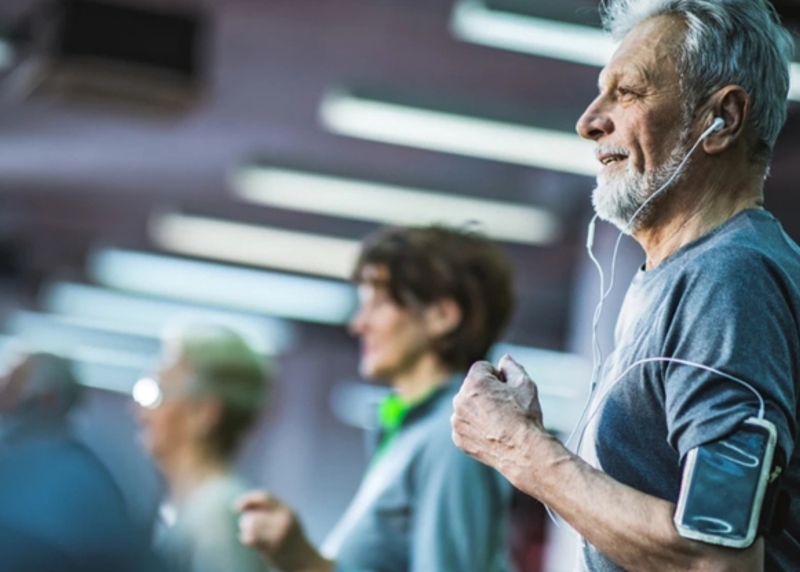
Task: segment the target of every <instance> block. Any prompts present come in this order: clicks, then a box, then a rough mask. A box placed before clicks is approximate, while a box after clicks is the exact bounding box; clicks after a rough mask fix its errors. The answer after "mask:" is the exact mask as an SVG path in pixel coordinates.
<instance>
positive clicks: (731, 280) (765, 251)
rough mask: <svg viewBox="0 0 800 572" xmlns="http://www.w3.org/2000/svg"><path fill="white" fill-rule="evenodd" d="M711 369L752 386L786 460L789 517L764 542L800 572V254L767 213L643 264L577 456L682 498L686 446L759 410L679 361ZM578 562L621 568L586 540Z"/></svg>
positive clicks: (785, 567)
mask: <svg viewBox="0 0 800 572" xmlns="http://www.w3.org/2000/svg"><path fill="white" fill-rule="evenodd" d="M663 356H666V357H673V358H678V359H682V360H687V361H692V362H696V363H699V364H704V365H706V366H710V367H713V368H716V369H718V370H720V371H723V372H725V373H728V374H731V375H733V376H736V377H738V378H740V379H743V380H745V381H747V382H749V383H750V384H752V385H753V386H754V387H755V388H756V389H757V390H758V391H759V392H760V393H761V395H762V397H763V398H764V401H765V402H766V417H767V419H769V420H770V421H772V422H773V423H774V424H775V425H776V427H777V431H778V446H779V448H780V449H781V450H782V451H783V453H784V454H785V458H787V459H790V462H789V466H788V469H787V475H786V477H785V485H786V486H787V487H788V489H789V491H790V494H791V495H792V499H791V507H790V516H789V522H788V524H787V527H786V529H785V530H784V532H783V533H782V535H781V536H780V537H778V538H777V539H767V543H766V565H765V569H766V570H769V571H770V572H789V571H790V570H791V571H796V570H800V448H796V447H795V445H796V442H797V431H798V416H799V415H798V396H799V394H800V390H799V389H798V380H800V249H799V248H798V246H797V245H796V244H795V243H794V242H792V241H791V239H790V238H789V237H788V236H787V235H786V234H785V233H784V232H783V229H782V228H781V226H780V224H779V223H778V221H776V220H775V218H774V217H773V216H772V215H771V214H769V213H768V212H766V211H762V210H749V211H744V212H742V213H739V214H738V215H737V216H735V217H733V218H732V219H730V220H729V221H727V222H726V223H724V224H723V225H721V226H720V227H718V228H716V229H714V230H713V231H711V232H709V233H708V234H706V235H704V236H703V237H701V238H699V239H698V240H696V241H694V242H692V243H690V244H688V245H686V246H684V247H683V248H681V249H680V250H678V251H677V252H676V253H674V254H673V255H672V256H670V257H669V258H668V259H667V260H665V261H664V262H663V263H661V264H660V265H659V266H658V267H656V268H654V269H652V270H649V271H644V270H640V271H639V273H638V274H637V275H636V276H635V277H634V279H633V283H632V284H631V287H630V289H629V291H628V293H627V296H626V298H625V302H624V304H623V307H622V311H621V313H620V316H619V321H618V324H617V330H616V348H615V350H614V352H613V353H612V354H611V355H610V356H609V358H608V360H607V362H606V364H605V367H604V370H603V375H602V379H601V382H600V383H599V384H598V387H597V389H596V392H595V394H594V398H593V403H592V405H591V406H590V415H591V417H590V422H589V424H588V426H587V430H586V433H585V435H584V437H583V439H582V446H581V449H580V453H581V456H582V457H584V458H585V459H586V460H587V461H589V462H590V463H591V464H593V465H594V466H596V467H597V468H599V469H601V470H602V471H604V472H605V473H607V474H608V475H610V476H611V477H613V478H614V479H616V480H617V481H620V482H622V483H624V484H626V485H629V486H631V487H633V488H635V489H637V490H639V491H642V492H644V493H646V494H649V495H653V496H656V497H658V498H661V499H664V500H667V501H670V502H677V499H678V492H679V490H680V484H681V466H682V465H681V463H682V461H683V458H684V456H685V455H686V453H687V452H688V451H689V450H690V449H692V448H694V447H696V446H698V445H702V444H705V443H707V442H710V441H713V440H715V439H718V438H721V437H724V436H725V435H727V434H729V433H730V432H732V431H733V430H735V429H736V427H737V426H738V425H739V424H740V423H741V422H742V421H744V420H745V419H746V418H748V417H751V416H755V415H756V414H757V412H758V400H757V398H756V397H755V395H754V394H753V393H752V392H751V391H749V390H748V389H746V388H745V387H743V386H741V385H739V384H737V383H735V382H733V381H728V380H727V379H725V378H723V377H721V376H719V375H716V374H714V373H709V372H707V371H704V370H701V369H698V368H695V367H689V366H686V365H679V364H675V363H665V362H658V363H647V364H644V365H640V366H635V367H634V369H632V370H631V371H630V372H628V373H626V374H625V375H623V376H622V377H621V379H618V380H617V378H619V377H620V375H621V374H622V373H623V372H624V371H625V370H626V369H627V368H628V367H629V366H630V365H631V364H633V363H634V362H636V361H638V360H640V359H643V358H651V357H663ZM581 556H582V558H581V561H580V562H579V566H578V569H580V570H590V571H593V572H618V571H620V570H622V568H620V567H619V566H617V565H616V564H614V563H613V562H612V561H611V560H610V559H608V558H606V557H605V556H604V555H603V554H601V553H600V552H598V551H597V550H596V549H595V548H594V547H593V546H591V545H590V544H588V543H584V547H583V550H582V555H581Z"/></svg>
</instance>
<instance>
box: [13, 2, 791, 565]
mask: <svg viewBox="0 0 800 572" xmlns="http://www.w3.org/2000/svg"><path fill="white" fill-rule="evenodd" d="M774 4H775V6H776V8H777V9H778V10H779V12H780V13H781V14H782V16H783V17H784V21H785V23H786V25H787V26H788V27H789V28H791V29H793V30H795V31H796V30H798V29H800V3H797V2H794V1H790V0H780V1H777V0H776V1H775V2H774ZM597 7H598V2H597V0H527V1H525V0H484V1H479V0H458V1H454V0H217V1H214V2H211V1H208V2H201V1H197V0H195V1H192V0H185V1H179V0H102V1H101V0H92V1H88V0H56V1H51V0H47V1H43V0H2V2H0V329H1V330H2V338H0V340H1V343H2V344H3V345H5V344H13V343H15V342H16V341H22V342H23V343H25V344H26V345H27V346H28V347H33V348H35V349H40V350H46V351H50V352H53V353H56V354H58V355H62V356H65V357H67V358H69V359H71V360H72V361H73V363H74V365H75V368H76V370H77V371H78V372H79V375H80V380H81V382H82V383H83V384H85V385H87V386H89V387H91V388H93V389H92V391H91V399H90V400H89V401H88V403H86V404H85V405H84V407H83V408H82V410H81V411H80V414H79V419H78V420H77V421H78V423H79V425H80V427H81V430H82V433H83V434H84V436H85V438H86V440H87V442H90V443H91V444H92V446H93V447H94V448H96V450H97V451H99V452H100V454H101V456H104V457H105V458H106V459H108V460H109V464H110V466H112V467H113V469H114V471H115V473H116V476H117V477H118V478H119V480H120V481H121V482H122V483H128V484H129V485H130V490H135V491H136V492H135V495H136V498H135V499H134V503H133V504H134V505H135V506H137V507H139V509H140V510H141V511H142V513H143V514H146V513H147V512H148V511H150V510H152V508H153V507H154V506H156V505H157V504H158V502H159V498H160V494H161V486H162V485H161V482H160V479H159V477H158V475H157V473H156V471H155V469H154V468H153V466H152V465H151V464H150V462H149V461H148V460H147V458H146V457H145V455H144V454H143V453H142V452H141V449H140V447H139V446H138V444H137V441H136V440H137V436H136V434H137V430H136V425H135V423H134V420H133V416H132V415H131V398H130V392H131V388H132V387H133V385H134V383H135V382H136V380H137V379H138V378H139V377H140V376H141V375H142V374H143V373H145V372H147V371H148V370H149V369H150V368H151V367H152V366H153V365H154V360H155V358H156V356H157V353H158V348H159V342H158V335H159V333H160V331H161V328H162V327H163V326H164V324H165V323H166V322H167V321H168V320H170V319H173V318H174V317H176V316H185V315H192V316H198V315H199V316H200V317H204V318H206V319H208V320H212V321H218V322H222V323H224V324H228V325H230V326H232V327H234V328H236V329H237V330H238V331H240V332H242V333H244V334H245V335H246V336H247V337H248V339H249V340H250V341H251V342H252V343H253V344H254V345H255V346H256V347H257V348H258V349H259V351H260V352H262V353H263V354H264V355H265V356H266V357H268V358H269V359H270V360H271V361H272V363H273V364H274V366H275V372H276V382H275V387H274V389H273V392H272V395H271V403H270V407H269V410H268V412H267V414H266V415H265V417H264V419H263V421H262V422H261V424H260V426H259V429H258V431H257V432H256V434H255V435H254V436H253V437H252V439H251V440H250V441H249V443H248V444H247V446H246V447H245V450H244V451H243V452H242V455H241V459H240V466H241V469H242V471H243V472H244V474H245V475H247V477H248V478H249V479H250V480H251V481H253V482H254V483H255V484H257V485H259V486H263V487H268V488H269V489H271V490H273V491H275V492H276V493H277V494H279V495H280V496H282V497H283V498H284V499H285V500H287V501H289V502H290V503H291V504H293V505H294V506H295V507H297V509H298V512H299V513H300V514H301V516H302V518H303V520H304V522H305V523H306V525H307V528H308V530H309V533H310V535H311V537H312V538H313V539H314V540H315V541H320V540H321V539H322V538H323V537H324V535H325V534H326V533H327V532H328V531H329V529H330V528H331V527H332V525H333V524H334V522H335V520H336V519H337V518H338V516H339V515H340V514H341V513H342V511H343V510H344V508H345V507H346V505H347V503H348V501H349V500H350V498H351V496H352V495H353V493H354V492H355V489H356V487H357V485H358V483H359V479H360V475H361V474H362V472H363V469H364V467H365V464H366V458H365V449H364V445H363V439H362V432H361V429H362V428H363V427H364V426H365V424H367V423H368V419H369V413H368V411H369V406H370V403H372V402H374V400H375V399H376V398H377V395H378V394H379V390H378V389H375V388H374V387H371V386H368V385H366V384H364V383H363V382H362V381H361V380H359V379H358V377H357V373H356V364H357V351H358V348H357V344H356V342H355V340H354V339H352V338H351V337H350V336H349V335H348V333H347V330H346V323H347V320H348V319H349V316H350V314H351V312H352V310H353V308H354V302H355V298H354V290H353V288H352V286H350V285H349V284H348V282H347V278H348V276H349V272H350V269H351V267H352V264H353V262H354V260H355V256H356V255H357V252H358V245H359V241H360V239H361V238H363V237H364V236H365V235H366V234H367V233H369V232H371V231H372V230H374V229H375V228H377V227H378V226H379V225H382V224H425V223H429V222H434V221H436V222H446V223H450V224H455V225H464V224H469V225H474V227H475V228H477V229H480V230H482V231H484V232H486V233H487V234H488V235H489V236H491V237H494V238H496V239H497V240H498V241H500V242H502V243H503V244H504V246H505V248H506V250H507V251H508V253H509V254H510V255H511V257H512V258H513V260H514V263H515V270H516V291H517V296H518V307H517V311H516V315H515V318H514V320H513V322H512V324H511V326H510V327H509V329H508V331H507V333H506V335H505V338H504V339H505V343H504V344H503V345H502V346H501V347H498V348H496V350H495V352H494V356H495V357H497V356H499V355H501V354H502V353H504V352H507V351H510V352H511V353H512V354H514V355H515V356H517V357H518V359H519V360H520V361H521V362H523V364H524V365H526V367H527V368H528V370H529V372H530V373H531V374H532V376H533V377H534V379H536V380H537V381H540V382H541V384H542V394H543V402H544V412H545V421H546V423H548V425H549V426H550V428H551V429H552V430H554V431H557V432H561V433H566V432H568V431H569V429H570V428H571V427H572V425H573V424H574V422H575V420H576V418H577V415H578V413H579V411H580V407H581V405H582V399H583V396H584V395H585V393H586V389H585V388H586V383H587V381H588V377H589V370H590V362H589V359H590V356H591V352H590V339H591V327H590V324H591V316H592V313H593V311H594V306H595V304H596V303H597V299H598V287H599V283H598V279H597V276H596V271H595V270H594V268H593V267H592V266H591V264H590V263H589V261H588V259H587V257H586V254H585V242H586V230H585V229H586V224H587V223H588V221H589V218H590V217H591V204H590V200H589V197H590V193H591V190H592V188H593V175H594V172H595V161H594V158H593V154H592V145H591V144H587V143H586V142H582V141H581V140H580V139H579V138H578V137H577V136H576V135H575V132H574V125H575V122H576V121H577V119H578V117H579V116H580V114H581V112H582V111H583V109H584V108H585V107H586V106H587V105H588V103H589V102H590V101H591V100H592V99H593V97H594V96H595V94H596V89H597V88H596V81H597V74H598V72H599V68H600V67H601V66H602V65H603V62H604V61H606V60H607V58H608V57H609V56H610V54H611V52H612V51H613V45H612V44H611V43H610V41H609V40H608V39H607V38H605V37H604V36H603V35H602V34H601V33H600V31H599V17H598V15H597ZM793 77H794V80H793V91H792V95H791V98H790V99H791V100H792V101H793V100H798V101H800V64H795V67H794V68H793ZM792 101H790V103H789V105H790V115H789V121H788V124H787V126H786V128H785V130H784V132H783V134H782V136H781V139H780V141H779V143H778V147H777V152H776V156H775V161H774V165H773V170H772V175H771V177H770V179H769V180H768V182H767V207H768V208H769V209H770V210H771V211H773V212H774V213H775V214H776V216H777V217H778V218H779V219H780V220H781V222H782V223H783V225H784V227H785V228H786V230H787V231H788V232H789V234H790V235H792V236H793V238H794V239H795V240H799V239H800V216H798V214H800V195H798V193H797V189H796V181H797V180H799V179H800V163H799V162H798V161H797V159H796V158H797V157H798V156H800V155H799V154H800V137H798V135H800V113H798V107H797V106H798V104H797V103H793V102H792ZM616 236H617V232H616V231H614V230H613V229H611V228H610V227H607V226H605V225H600V227H599V228H598V236H597V239H596V240H595V250H596V251H597V253H598V255H599V257H600V260H601V262H603V263H604V264H606V265H608V264H609V262H610V256H611V250H612V248H613V242H614V241H615V240H616ZM642 261H643V257H642V254H641V251H640V250H639V249H638V247H636V246H635V245H634V244H633V243H631V242H630V241H627V240H626V241H624V242H623V247H622V251H621V258H620V264H619V269H618V273H617V280H618V281H619V282H618V288H617V289H616V290H615V291H614V293H613V294H612V296H611V298H610V301H609V303H608V304H607V305H606V308H605V311H604V315H603V319H602V320H601V323H600V328H599V333H600V340H601V342H602V344H603V348H604V351H606V352H607V351H608V350H609V349H610V347H611V332H612V330H613V321H614V316H615V315H616V311H617V308H618V304H619V301H620V300H621V297H622V295H623V294H624V290H625V286H624V284H625V283H626V281H627V280H628V278H629V277H630V275H631V274H632V272H633V271H634V270H635V268H636V267H637V266H638V265H639V264H641V263H642ZM518 502H519V503H520V504H519V505H518V507H519V511H518V514H517V517H516V518H518V519H519V521H520V522H521V524H520V525H519V527H520V528H518V530H519V531H520V532H519V534H518V535H517V536H518V537H517V538H516V540H515V542H516V543H517V547H518V550H519V558H518V559H519V560H520V561H525V562H526V564H525V566H526V569H527V570H530V571H533V570H555V571H557V572H558V571H562V570H565V569H568V568H567V565H565V564H563V562H564V561H563V560H560V559H562V558H564V556H563V555H564V554H565V553H566V548H565V547H566V546H567V544H565V543H563V542H562V540H563V539H562V538H561V536H560V535H559V534H557V533H555V532H553V531H552V530H550V531H548V532H547V533H545V528H549V525H547V526H545V523H544V519H543V517H542V513H541V510H539V509H537V508H536V506H535V505H534V504H533V503H527V501H525V500H524V499H518ZM520 515H521V516H520ZM526 515H527V516H526ZM567 560H568V558H567Z"/></svg>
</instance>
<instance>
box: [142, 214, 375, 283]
mask: <svg viewBox="0 0 800 572" xmlns="http://www.w3.org/2000/svg"><path fill="white" fill-rule="evenodd" d="M150 234H151V236H152V238H153V240H154V241H155V243H156V244H158V246H159V247H161V248H163V249H164V250H166V251H169V252H175V253H178V254H188V255H191V256H198V257H201V258H212V259H214V260H223V261H227V262H236V263H240V264H248V265H252V266H263V267H266V268H275V269H278V270H288V271H290V272H303V273H307V274H316V275H319V276H328V277H331V278H339V279H347V278H348V277H349V276H350V272H352V270H353V267H354V266H355V264H356V260H357V259H358V254H359V252H360V250H361V244H360V243H359V242H358V241H356V240H345V239H342V238H333V237H329V236H321V235H316V234H307V233H303V232H296V231H289V230H279V229H275V228H265V227H260V226H255V225H249V224H243V223H238V222H228V221H222V220H217V219H212V218H205V217H198V216H188V215H181V214H164V215H159V216H156V217H154V218H153V219H152V220H151V223H150Z"/></svg>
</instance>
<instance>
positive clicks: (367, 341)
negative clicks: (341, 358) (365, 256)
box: [350, 267, 431, 382]
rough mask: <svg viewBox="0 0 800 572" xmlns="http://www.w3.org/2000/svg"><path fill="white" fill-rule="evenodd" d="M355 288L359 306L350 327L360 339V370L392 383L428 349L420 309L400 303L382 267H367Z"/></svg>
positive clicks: (374, 377) (370, 376)
mask: <svg viewBox="0 0 800 572" xmlns="http://www.w3.org/2000/svg"><path fill="white" fill-rule="evenodd" d="M364 278H365V282H364V283H362V284H361V285H360V286H359V287H358V300H359V309H358V313H357V314H356V315H355V317H354V318H353V320H352V321H351V322H350V330H351V331H352V332H353V333H354V334H356V335H357V336H358V337H359V338H360V339H361V361H360V363H359V371H360V373H361V375H362V376H363V377H365V378H368V379H383V380H386V381H389V382H391V381H392V380H393V379H395V378H396V377H398V376H399V375H402V374H403V373H405V372H406V371H408V370H409V369H410V368H411V367H413V366H414V365H415V364H416V363H417V362H418V361H419V359H420V358H421V357H422V356H424V355H425V354H426V353H427V352H430V351H431V344H430V339H429V336H428V333H427V330H426V328H425V321H424V318H423V317H422V315H421V311H419V310H415V309H412V308H407V307H403V306H400V305H399V304H398V303H397V302H395V301H394V300H393V299H392V296H391V294H390V292H389V289H388V288H387V287H386V286H385V284H386V283H387V279H388V274H387V273H386V270H385V269H383V268H375V267H367V268H365V271H364Z"/></svg>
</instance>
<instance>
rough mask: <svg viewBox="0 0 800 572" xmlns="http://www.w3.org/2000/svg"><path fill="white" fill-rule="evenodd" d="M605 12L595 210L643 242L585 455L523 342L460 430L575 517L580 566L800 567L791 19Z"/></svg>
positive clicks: (714, 4)
mask: <svg viewBox="0 0 800 572" xmlns="http://www.w3.org/2000/svg"><path fill="white" fill-rule="evenodd" d="M604 16H605V23H606V27H607V28H608V29H609V30H610V31H611V33H612V35H613V36H614V37H615V38H616V39H617V40H620V41H621V43H620V45H619V47H618V49H617V51H616V53H615V54H614V56H613V58H612V59H611V61H610V63H609V64H608V65H607V66H606V68H605V69H604V70H603V71H602V73H601V74H600V82H599V91H600V93H599V95H598V96H597V98H596V99H595V100H594V101H593V102H592V103H591V105H590V106H589V108H588V109H587V110H586V112H585V113H584V115H583V117H582V118H581V119H580V121H579V123H578V131H579V132H580V134H581V135H582V136H583V137H584V138H586V139H589V140H592V141H595V142H596V143H597V158H598V160H599V161H600V162H601V163H602V165H603V167H602V171H601V174H600V175H599V177H598V185H597V188H596V189H595V191H594V195H593V201H594V205H595V210H596V212H597V215H598V216H599V217H600V218H602V219H604V220H607V221H610V222H612V223H614V224H615V225H616V226H618V227H619V228H620V229H621V231H624V232H626V233H629V234H631V235H632V236H633V238H634V239H636V241H637V242H639V244H640V245H641V246H642V247H643V248H644V250H645V253H646V256H647V260H646V264H645V265H644V267H643V268H641V269H640V270H639V272H638V273H637V274H636V276H635V277H634V279H633V282H632V284H631V285H630V288H629V290H628V293H627V296H626V298H625V302H624V304H623V308H622V311H621V313H620V316H619V321H618V324H617V329H616V347H615V350H614V352H613V353H612V354H611V355H610V356H609V358H608V359H607V362H606V363H605V367H604V368H603V370H602V372H601V374H600V376H599V383H598V385H597V387H596V390H595V392H594V394H593V398H592V401H591V403H590V405H589V408H588V414H587V415H586V416H585V418H584V422H585V426H584V427H582V428H581V429H580V430H579V432H578V434H579V435H582V439H581V442H582V446H581V448H580V450H579V451H578V453H579V455H580V456H578V455H575V454H573V453H572V452H571V451H570V450H568V449H567V448H566V447H565V446H564V445H563V444H562V443H560V442H559V441H558V440H557V439H556V438H555V437H553V436H551V435H549V434H548V433H547V432H546V431H545V430H544V428H543V425H542V411H541V408H540V406H539V402H538V399H537V396H536V386H535V384H534V382H533V381H531V380H530V379H529V378H528V376H527V375H526V374H525V372H524V371H523V370H522V369H521V368H520V367H519V366H518V365H517V364H516V363H515V362H514V361H513V360H512V359H505V360H501V363H500V364H499V365H498V368H497V369H495V368H494V367H493V366H492V365H491V364H488V363H485V362H483V363H479V364H476V365H475V366H474V367H473V368H472V370H471V371H470V373H469V375H468V377H467V379H466V381H465V382H464V385H463V387H462V390H461V393H460V394H459V395H458V396H457V397H456V398H455V413H454V416H453V420H452V423H453V434H454V439H455V441H456V444H457V445H458V446H459V447H461V448H462V449H464V450H465V451H467V452H469V453H470V454H471V455H473V456H474V457H476V458H477V459H479V460H481V461H483V462H485V463H487V464H489V465H491V466H493V467H495V468H497V469H498V470H499V471H500V472H501V473H503V474H504V475H505V476H506V477H508V478H509V480H510V481H511V482H512V483H513V484H515V485H516V486H517V487H518V488H520V489H522V490H523V491H525V492H527V493H529V494H531V495H532V496H534V497H536V498H538V499H540V500H541V501H542V502H544V503H545V504H547V505H549V506H550V507H551V508H552V509H553V510H554V511H555V512H556V513H558V514H559V515H561V517H563V518H564V519H565V520H566V521H567V522H568V523H569V524H570V525H571V526H572V527H574V529H575V530H577V531H578V533H580V535H581V536H582V537H583V538H584V542H583V545H582V550H581V555H580V556H581V557H580V559H579V562H578V564H577V569H579V570H591V571H612V572H613V571H619V570H629V571H658V572H667V571H673V570H676V571H677V570H680V571H687V570H705V571H721V570H725V571H747V572H756V571H762V570H766V571H768V572H789V571H796V570H800V448H798V447H797V435H798V407H799V402H800V396H799V394H800V249H798V246H797V245H796V244H795V243H794V242H793V241H792V240H791V239H789V238H788V236H787V235H786V234H785V233H784V232H783V230H782V228H781V226H780V224H779V223H778V222H777V221H776V219H775V218H774V217H773V216H772V215H771V214H770V213H768V212H767V211H765V210H764V209H763V183H764V179H765V176H766V174H767V172H768V167H769V163H770V158H771V155H772V151H773V147H774V145H775V142H776V139H777V137H778V133H779V131H780V129H781V127H782V125H783V123H784V121H785V119H786V98H787V94H788V89H789V63H790V58H791V57H792V55H793V46H792V41H791V38H790V36H789V34H788V33H787V32H786V30H784V29H783V28H782V27H781V25H780V23H779V20H778V17H777V15H776V14H775V12H774V10H773V9H772V6H771V5H770V4H769V3H768V2H767V1H766V0H609V1H607V2H606V3H605V10H604ZM587 327H589V326H588V325H587ZM498 370H499V371H498ZM501 379H502V380H503V381H505V383H503V382H502V381H501ZM582 425H583V424H582ZM770 427H772V429H773V430H774V435H775V436H776V438H777V439H776V440H777V447H776V448H775V449H774V452H772V448H771V447H770V446H769V442H770V441H769V439H770V438H769V433H770V430H769V428H770ZM770 454H771V455H772V459H770ZM765 486H766V487H767V488H766V492H765V493H764V495H765V496H764V497H763V498H760V496H759V494H758V492H757V491H763V490H764V488H763V487H765ZM780 489H783V490H784V491H785V494H786V496H784V497H783V499H782V500H780V499H781V497H780V496H777V497H776V496H775V495H776V494H778V493H776V492H775V491H779V490H780ZM765 499H766V500H765ZM775 499H779V500H778V501H777V502H774V500H775ZM773 508H776V510H772V509H773ZM759 511H761V516H762V517H763V518H764V521H763V523H762V524H763V525H765V526H761V527H759V528H758V529H756V525H758V524H759V523H758V521H757V519H755V516H756V515H757V514H758V512H759ZM781 511H783V513H784V515H785V518H786V519H787V520H786V521H785V522H784V523H781V522H780V520H781V519H780V518H779V517H778V513H780V512H781ZM781 524H783V526H782V527H781ZM734 533H735V534H734Z"/></svg>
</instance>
